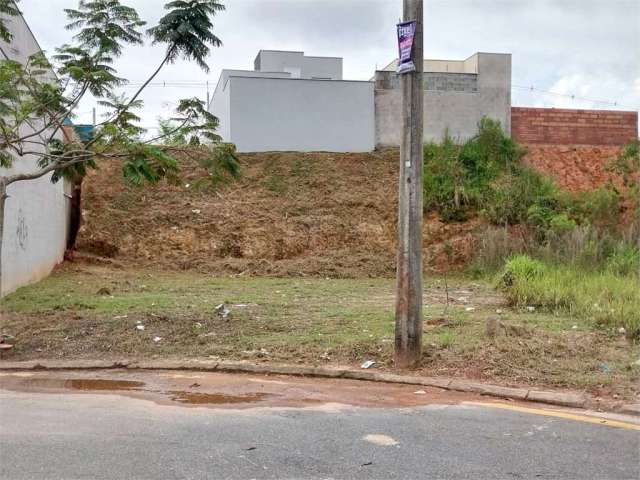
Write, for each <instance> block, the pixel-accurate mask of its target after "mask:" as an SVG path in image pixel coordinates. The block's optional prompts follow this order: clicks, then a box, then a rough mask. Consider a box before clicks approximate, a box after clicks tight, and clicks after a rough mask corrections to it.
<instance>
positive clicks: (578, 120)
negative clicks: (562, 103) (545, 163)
mask: <svg viewBox="0 0 640 480" xmlns="http://www.w3.org/2000/svg"><path fill="white" fill-rule="evenodd" d="M511 136H512V137H513V138H514V139H515V140H516V141H518V142H519V143H524V144H554V145H624V144H625V143H627V142H629V140H632V139H634V138H637V137H638V112H622V111H612V110H568V109H561V108H522V107H512V108H511Z"/></svg>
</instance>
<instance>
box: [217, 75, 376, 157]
mask: <svg viewBox="0 0 640 480" xmlns="http://www.w3.org/2000/svg"><path fill="white" fill-rule="evenodd" d="M227 88H228V89H230V112H231V123H230V125H231V129H230V138H229V141H231V142H233V143H235V144H236V146H237V148H238V151H240V152H263V151H278V150H279V151H333V152H367V151H371V150H373V148H374V118H373V117H374V112H373V105H374V101H373V83H371V82H351V81H340V80H299V79H279V78H250V77H233V76H231V77H229V82H228V86H227Z"/></svg>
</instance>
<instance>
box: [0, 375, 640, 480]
mask: <svg viewBox="0 0 640 480" xmlns="http://www.w3.org/2000/svg"><path fill="white" fill-rule="evenodd" d="M47 375H49V376H50V375H52V374H40V375H39V378H41V379H42V378H44V379H46V376H47ZM89 375H90V374H86V375H85V376H84V377H83V378H85V379H86V378H90V377H89ZM76 376H77V374H76ZM57 377H58V378H57V379H51V378H49V380H48V382H49V383H48V387H47V388H44V387H43V386H44V385H45V384H46V382H43V381H41V382H40V383H39V384H37V383H36V384H37V385H39V387H38V389H33V388H22V387H25V385H22V387H20V385H19V382H18V383H16V382H14V383H11V382H9V383H7V382H6V376H5V378H4V380H5V381H4V384H3V383H2V382H0V476H1V478H6V479H12V480H13V479H154V480H157V479H201V478H202V479H204V478H209V479H218V478H233V479H236V478H237V479H250V478H318V479H327V478H335V479H341V478H380V479H389V478H402V479H405V478H446V479H454V478H469V479H497V478H500V479H503V478H504V479H520V478H536V479H549V478H562V479H573V478H580V479H616V480H617V479H634V480H635V479H638V478H640V431H639V430H634V429H633V428H634V427H633V425H630V424H625V423H620V424H619V425H618V426H617V427H614V426H610V425H601V424H598V423H591V422H590V421H589V419H588V418H587V417H584V418H582V417H580V416H576V417H575V419H571V418H573V416H572V415H567V416H568V417H571V418H561V417H558V416H551V415H548V414H545V411H544V410H539V411H538V410H535V411H536V412H538V413H540V414H538V413H536V414H532V413H529V412H528V410H527V407H526V406H524V408H522V409H519V407H518V406H517V405H507V407H506V408H495V407H496V406H490V405H481V404H477V403H473V404H470V403H467V402H465V401H464V399H462V398H453V399H452V398H450V397H447V401H446V402H444V401H443V403H437V402H436V403H434V401H436V400H437V398H435V400H434V398H433V395H431V392H426V394H415V396H416V397H420V398H425V400H424V401H423V403H424V405H418V406H416V405H411V406H407V405H406V404H407V402H402V403H404V405H402V406H400V407H390V406H388V405H387V404H386V403H385V402H384V401H383V400H384V399H383V398H382V397H384V395H381V404H380V405H378V406H376V405H370V406H353V405H346V404H345V402H344V401H341V402H340V403H335V402H329V403H324V402H320V401H316V402H313V403H312V404H304V403H301V404H300V405H297V406H296V405H295V404H291V405H290V406H278V405H275V404H270V403H264V404H263V403H261V402H257V403H256V402H255V401H254V400H255V399H256V397H251V398H252V401H248V402H247V404H241V403H240V404H235V405H231V407H233V408H229V407H230V405H222V406H221V405H208V406H207V405H197V406H194V405H193V404H178V403H177V402H175V401H174V402H161V401H157V399H153V398H151V397H150V398H145V397H136V396H133V397H132V396H130V395H125V394H124V393H122V392H108V391H100V392H95V391H90V390H91V389H85V388H83V389H82V390H83V391H77V390H78V389H77V388H76V389H73V388H60V387H59V385H56V382H57V381H58V380H59V375H58V376H57ZM193 378H194V377H190V376H186V377H185V378H184V380H183V383H185V382H186V383H188V382H191V385H192V386H193V387H194V388H203V387H200V385H199V384H194V383H193V382H194V380H193ZM198 378H199V379H198V380H197V381H198V382H200V383H201V384H204V387H206V388H208V390H207V391H211V389H214V390H215V388H214V386H212V385H213V384H212V385H209V384H207V383H206V379H205V380H202V379H201V378H202V377H198ZM231 378H232V377H231V376H221V377H216V381H215V382H214V383H215V386H217V387H216V388H218V390H219V389H220V388H222V387H220V386H221V385H222V386H224V385H225V384H226V383H225V382H231V383H233V382H232V381H231V380H230V379H231ZM234 378H235V380H233V381H235V382H236V383H235V385H236V388H235V390H236V393H237V391H238V389H241V386H242V385H245V387H242V388H245V390H246V388H248V387H246V385H249V386H253V387H255V388H254V390H255V389H258V388H262V386H260V385H262V384H260V380H256V379H255V378H253V379H249V377H246V376H244V377H243V376H239V377H234ZM238 378H239V380H238ZM225 379H227V380H225ZM13 380H16V379H15V378H13ZM265 382H268V383H267V385H268V386H269V388H270V389H271V391H277V390H278V389H280V390H283V391H284V390H289V391H293V392H295V395H297V396H298V397H299V398H300V399H303V398H304V397H305V390H306V389H307V390H309V392H310V393H309V395H310V396H312V397H318V396H319V395H320V394H319V393H318V391H319V390H318V389H317V388H316V387H312V386H311V385H312V383H311V382H313V381H311V380H307V383H300V382H299V381H298V382H297V383H296V382H294V381H293V380H292V381H291V382H290V381H289V380H287V379H281V378H280V379H278V380H269V381H265ZM36 384H31V385H30V386H31V387H33V386H34V385H36ZM78 385H80V384H75V386H76V387H77V386H78ZM81 385H84V386H86V385H87V384H86V383H83V384H81ZM195 385H198V387H195ZM327 385H328V386H327ZM336 385H337V386H336ZM27 386H29V385H27ZM68 386H69V385H67V387H68ZM325 387H326V388H334V389H338V390H340V389H341V388H343V387H342V386H340V385H338V382H333V383H332V384H326V385H325V386H324V387H323V388H325ZM114 388H115V387H114ZM314 388H315V389H314ZM344 388H345V389H346V390H343V391H341V394H345V392H346V395H347V396H351V397H353V399H354V401H353V402H347V403H354V404H358V403H359V402H360V403H362V402H361V399H360V400H359V399H358V395H359V394H358V393H357V392H358V391H362V394H363V395H365V396H366V395H372V393H371V392H372V390H371V389H369V388H368V387H367V383H366V382H363V383H360V384H357V382H351V383H349V384H348V385H347V386H346V387H344ZM371 388H372V389H373V388H384V387H379V386H377V387H371ZM393 388H395V390H392V391H390V393H389V395H390V396H395V397H394V398H401V397H398V395H400V393H402V394H403V395H404V394H405V393H407V392H408V393H407V394H408V395H413V394H414V392H412V391H409V390H407V389H406V388H405V390H402V391H400V390H398V389H397V388H396V387H393ZM403 388H404V387H403ZM407 388H409V389H410V388H411V387H407ZM414 389H415V388H414ZM87 390H89V391H87ZM365 390H367V391H366V392H365ZM380 391H381V392H382V393H384V390H380ZM399 392H400V393H399ZM227 393H228V392H227ZM263 393H264V392H263ZM378 393H379V392H378ZM378 393H376V395H378ZM242 394H243V395H245V394H247V395H248V393H247V391H243V392H242ZM247 398H250V397H247ZM443 399H444V397H443ZM252 402H253V403H252ZM217 403H219V402H217ZM411 403H415V402H411ZM212 407H215V408H212ZM221 407H222V408H221ZM513 408H516V409H515V410H514V409H513ZM532 411H534V410H532ZM548 413H550V414H552V413H554V412H551V411H549V412H548ZM560 415H564V413H560ZM591 421H593V420H591ZM625 425H626V426H625Z"/></svg>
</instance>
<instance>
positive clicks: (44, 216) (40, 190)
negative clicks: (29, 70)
mask: <svg viewBox="0 0 640 480" xmlns="http://www.w3.org/2000/svg"><path fill="white" fill-rule="evenodd" d="M7 24H8V26H9V29H10V31H11V32H12V33H13V34H14V39H13V41H12V42H11V44H10V45H9V44H6V43H4V42H2V41H0V55H2V57H3V58H9V59H12V60H17V61H20V62H24V61H25V59H26V58H27V57H28V56H30V55H32V54H34V53H36V52H38V51H39V50H40V48H39V46H38V44H37V42H36V40H35V38H34V37H33V35H32V34H31V32H30V30H29V28H28V26H27V24H26V22H25V21H24V19H23V18H22V17H15V18H11V19H9V20H8V22H7ZM30 132H32V130H30V129H29V128H28V127H26V126H24V127H23V128H22V129H21V133H22V134H27V133H30ZM32 148H33V149H36V148H38V146H33V147H32ZM36 160H37V159H36V158H35V157H33V156H23V157H18V158H16V159H15V161H14V164H13V166H12V167H11V169H8V170H7V169H0V175H10V174H13V173H18V172H32V171H34V170H36V169H37V165H36ZM7 193H8V195H9V198H8V199H7V203H6V210H5V218H4V238H3V239H2V262H1V263H2V285H0V294H7V293H9V292H12V291H14V290H16V289H17V288H18V287H20V286H22V285H26V284H28V283H31V282H35V281H37V280H40V279H42V278H43V277H45V276H47V275H48V274H49V273H50V272H51V270H52V269H53V267H54V266H55V265H56V264H58V263H59V262H61V261H62V259H63V256H64V251H65V246H66V239H67V221H68V220H67V219H68V200H67V198H66V197H65V185H64V182H58V183H57V184H52V183H51V175H46V176H45V177H42V178H40V179H38V180H33V181H27V182H19V183H14V184H12V185H10V186H9V188H8V192H7Z"/></svg>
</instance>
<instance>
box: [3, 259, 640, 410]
mask: <svg viewBox="0 0 640 480" xmlns="http://www.w3.org/2000/svg"><path fill="white" fill-rule="evenodd" d="M393 288H394V281H393V280H392V279H322V278H313V279H310V278H264V277H262V278H253V277H249V278H245V277H243V276H233V277H213V276H211V275H207V274H201V273H193V272H184V273H180V272H158V271H151V270H147V271H144V270H143V271H132V270H124V269H118V268H114V267H111V266H95V265H86V264H78V263H68V264H66V265H65V267H63V268H62V269H60V270H58V271H57V272H56V273H55V274H54V275H53V276H51V277H50V278H48V279H47V280H44V281H43V282H40V283H38V284H36V285H33V286H30V287H26V288H23V289H21V290H19V291H18V292H16V293H14V294H12V295H9V296H8V297H6V298H5V299H3V303H2V311H3V314H2V319H1V320H0V332H1V333H6V334H10V335H13V336H15V337H16V340H15V345H16V347H15V351H14V352H13V353H12V354H11V358H13V359H31V358H113V359H117V358H123V357H126V358H144V357H146V358H158V357H161V358H171V357H174V358H183V357H194V358H208V357H220V358H224V359H250V360H255V361H259V362H288V363H295V362H301V363H305V364H315V365H322V364H343V365H359V364H360V363H361V362H362V361H364V360H374V361H376V362H377V367H378V368H391V367H392V362H391V358H392V351H393V329H394V324H393V304H394V296H393ZM447 291H448V294H447ZM447 295H448V297H449V299H450V302H449V305H448V307H447ZM424 301H425V311H424V313H425V315H424V319H425V328H424V332H425V333H424V334H425V336H424V360H423V366H422V369H421V370H422V373H425V374H429V375H447V376H462V377H468V378H473V379H490V380H492V381H497V382H501V383H505V384H514V385H517V384H533V385H539V386H542V385H547V386H558V387H559V386H566V387H573V388H580V389H585V390H587V391H589V392H590V393H594V394H599V395H606V396H610V395H617V396H620V397H624V398H630V397H633V396H634V395H636V394H637V393H638V380H639V379H640V366H638V365H637V364H634V362H636V361H637V360H638V357H639V355H640V353H639V351H638V348H637V346H634V345H632V344H631V343H629V342H628V341H627V340H625V338H624V336H623V335H614V334H612V333H611V332H610V331H608V332H604V331H601V330H598V329H597V328H596V327H595V326H594V325H593V324H592V322H589V320H588V319H585V320H579V319H576V318H571V317H569V316H554V315H549V314H545V313H540V312H538V311H533V312H531V311H529V310H531V309H527V308H523V309H522V310H513V309H509V308H508V307H506V306H505V305H504V300H503V298H502V297H501V296H500V295H499V294H497V293H496V292H495V291H494V290H493V288H492V286H491V285H489V284H487V283H482V282H477V283H473V282H471V281H469V280H463V279H453V280H451V279H449V282H448V289H447V288H445V283H444V281H443V280H442V279H433V278H428V279H426V282H425V299H424ZM221 303H224V304H225V305H226V307H227V308H228V309H229V310H230V311H231V313H230V315H229V316H228V318H223V317H222V316H221V315H219V314H218V313H216V310H215V307H216V306H217V305H219V304H221ZM492 317H493V318H494V319H496V320H497V321H498V322H497V325H498V326H499V328H498V336H496V337H492V336H489V335H487V333H486V331H485V329H486V324H487V320H488V319H489V318H492ZM142 326H144V329H141V328H139V327H142Z"/></svg>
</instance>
